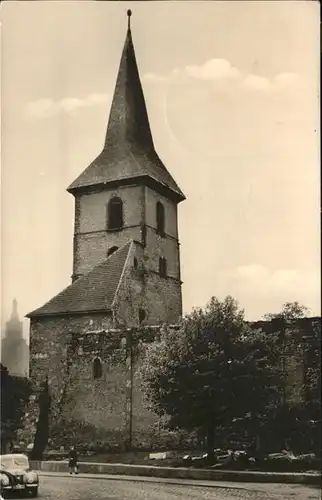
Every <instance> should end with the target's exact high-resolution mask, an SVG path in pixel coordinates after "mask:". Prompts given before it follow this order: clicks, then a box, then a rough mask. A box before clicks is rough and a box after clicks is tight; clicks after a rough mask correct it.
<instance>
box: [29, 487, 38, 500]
mask: <svg viewBox="0 0 322 500" xmlns="http://www.w3.org/2000/svg"><path fill="white" fill-rule="evenodd" d="M28 493H29V496H30V497H32V498H36V497H37V496H38V488H35V489H32V490H29V491H28Z"/></svg>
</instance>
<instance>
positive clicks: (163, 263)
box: [159, 257, 167, 278]
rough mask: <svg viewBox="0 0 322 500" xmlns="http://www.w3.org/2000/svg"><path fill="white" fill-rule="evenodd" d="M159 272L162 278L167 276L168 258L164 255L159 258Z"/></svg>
mask: <svg viewBox="0 0 322 500" xmlns="http://www.w3.org/2000/svg"><path fill="white" fill-rule="evenodd" d="M159 274H160V276H161V278H166V277H167V260H166V259H165V258H164V257H160V258H159Z"/></svg>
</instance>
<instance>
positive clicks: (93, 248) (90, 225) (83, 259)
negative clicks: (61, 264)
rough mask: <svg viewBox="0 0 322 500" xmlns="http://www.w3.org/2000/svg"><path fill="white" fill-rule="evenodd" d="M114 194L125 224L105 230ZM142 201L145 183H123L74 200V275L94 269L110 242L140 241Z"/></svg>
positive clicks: (105, 254) (110, 245)
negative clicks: (129, 184)
mask: <svg viewBox="0 0 322 500" xmlns="http://www.w3.org/2000/svg"><path fill="white" fill-rule="evenodd" d="M115 196H116V197H120V198H121V199H122V201H123V218H124V227H123V229H122V230H121V231H107V205H108V202H109V200H110V199H111V198H113V197H115ZM144 204H145V200H144V186H126V187H119V188H115V189H113V190H106V191H102V192H99V193H91V194H84V195H82V196H80V197H79V199H78V200H76V206H77V210H76V220H75V234H74V266H73V272H74V274H75V275H79V274H83V273H86V272H88V271H90V270H91V269H93V267H95V266H96V265H97V264H98V263H99V262H101V261H103V260H104V259H105V258H106V256H107V251H108V250H109V249H110V248H112V247H113V246H117V247H121V246H123V245H125V244H126V243H127V242H128V241H129V240H131V239H134V240H137V241H141V230H140V226H141V225H143V224H144V221H143V214H144Z"/></svg>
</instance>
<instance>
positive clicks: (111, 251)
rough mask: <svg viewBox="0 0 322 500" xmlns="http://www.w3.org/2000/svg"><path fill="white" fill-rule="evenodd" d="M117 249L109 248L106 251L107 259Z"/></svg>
mask: <svg viewBox="0 0 322 500" xmlns="http://www.w3.org/2000/svg"><path fill="white" fill-rule="evenodd" d="M118 248H119V247H111V248H109V249H108V251H107V257H109V256H110V255H112V253H114V252H116V250H118Z"/></svg>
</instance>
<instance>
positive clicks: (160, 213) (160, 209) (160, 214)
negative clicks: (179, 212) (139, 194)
mask: <svg viewBox="0 0 322 500" xmlns="http://www.w3.org/2000/svg"><path fill="white" fill-rule="evenodd" d="M156 216H157V234H160V236H164V226H165V217H164V206H163V205H162V203H161V202H160V201H158V202H157V207H156Z"/></svg>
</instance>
